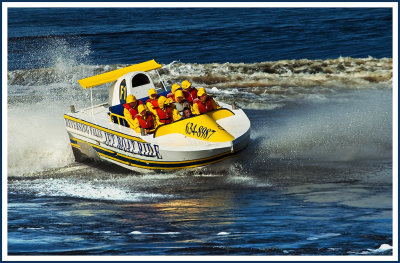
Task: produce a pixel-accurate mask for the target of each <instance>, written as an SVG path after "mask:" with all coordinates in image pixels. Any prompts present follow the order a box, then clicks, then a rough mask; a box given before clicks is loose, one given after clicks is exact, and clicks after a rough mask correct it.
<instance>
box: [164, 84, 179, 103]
mask: <svg viewBox="0 0 400 263" xmlns="http://www.w3.org/2000/svg"><path fill="white" fill-rule="evenodd" d="M180 88H181V86H179V85H178V84H176V83H175V84H174V85H172V87H171V92H170V93H168V94H167V98H171V99H172V100H173V101H175V92H176V91H177V90H179V89H180Z"/></svg>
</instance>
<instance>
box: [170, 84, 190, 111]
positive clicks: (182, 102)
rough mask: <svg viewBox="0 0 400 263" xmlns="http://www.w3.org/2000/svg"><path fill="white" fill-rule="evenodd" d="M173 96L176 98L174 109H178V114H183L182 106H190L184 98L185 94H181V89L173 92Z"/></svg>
mask: <svg viewBox="0 0 400 263" xmlns="http://www.w3.org/2000/svg"><path fill="white" fill-rule="evenodd" d="M175 98H176V102H175V103H174V104H173V105H174V106H175V109H177V110H178V112H179V114H180V115H182V114H183V109H184V108H189V109H191V108H192V106H191V105H190V103H189V102H188V101H187V100H186V99H185V96H184V95H183V91H182V90H177V91H176V92H175Z"/></svg>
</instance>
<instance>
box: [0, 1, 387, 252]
mask: <svg viewBox="0 0 400 263" xmlns="http://www.w3.org/2000/svg"><path fill="white" fill-rule="evenodd" d="M193 10H196V11H198V12H193ZM253 10H254V12H251V13H250V12H249V10H248V9H236V10H235V9H227V10H225V9H220V10H217V9H182V10H181V9H148V10H146V11H145V10H143V9H107V10H106V9H96V10H95V12H88V17H87V19H83V18H81V19H77V17H78V15H79V13H80V12H81V11H82V10H81V9H68V10H67V9H54V10H47V9H40V10H39V9H13V10H9V41H8V47H9V48H8V51H9V53H8V56H9V65H8V66H9V68H8V69H9V70H8V87H7V95H8V96H7V100H5V101H3V102H4V103H7V118H8V120H7V128H6V131H7V136H8V137H7V143H6V144H7V147H8V148H7V172H8V175H7V176H8V177H7V179H8V188H7V189H8V206H7V210H8V240H7V241H8V252H9V254H10V255H352V256H354V255H392V253H393V250H392V248H391V246H392V245H393V237H392V229H393V223H394V222H393V217H392V188H393V185H392V172H393V171H392V165H393V164H392V150H393V147H392V124H393V120H392V118H393V117H392V108H393V106H394V105H393V103H392V100H393V95H392V93H393V88H392V86H393V82H392V74H393V73H392V63H393V61H392V58H391V44H390V45H388V44H387V40H390V41H391V12H388V11H387V10H386V9H335V10H328V9H315V10H312V12H311V10H309V9H253ZM176 12H179V13H180V14H191V19H187V18H186V17H187V16H178V17H177V18H175V19H170V17H171V16H170V15H171V14H174V13H176ZM220 12H224V14H226V16H217V15H216V14H220ZM55 14H58V15H57V16H55ZM115 14H121V16H122V15H123V16H124V17H128V19H126V20H121V19H116V18H115V17H116V16H115ZM143 14H147V16H144V15H143ZM267 15H268V16H267ZM150 16H151V17H153V18H154V17H156V19H154V20H152V21H149V20H147V19H148V18H146V17H150ZM139 17H140V19H139ZM143 17H144V18H143ZM237 17H240V19H236V20H233V19H232V18H237ZM299 17H301V18H302V19H300V20H299V19H298V18H299ZM142 18H143V19H142ZM284 18H285V19H284ZM74 19H75V20H76V21H79V22H76V21H75V20H74ZM99 19H101V21H102V22H104V23H103V24H99V23H94V22H93V21H98V20H99ZM71 21H75V22H71ZM124 21H125V22H124ZM194 21H197V22H196V23H195V22H194ZM230 21H236V22H234V23H233V22H232V23H231V22H230ZM27 22H30V23H32V27H31V28H30V29H27V28H24V27H23V25H26V23H27ZM139 22H141V23H139ZM267 22H268V23H267ZM133 25H135V26H133ZM160 25H164V27H163V30H161V28H160ZM361 25H362V26H361ZM350 28H353V29H354V28H358V30H353V31H350ZM250 29H251V30H250ZM299 29H302V30H303V32H304V34H303V35H298V36H297V35H295V33H296V32H298V31H299ZM83 32H87V33H83ZM88 32H89V33H88ZM171 32H176V33H174V34H172V35H171ZM240 32H242V33H241V34H239V33H240ZM323 32H325V33H324V34H322V33H323ZM389 33H390V34H389ZM296 34H297V33H296ZM320 34H322V35H320ZM187 35H190V36H191V41H190V42H189V44H188V45H183V44H182V43H181V42H180V41H177V40H176V39H182V37H183V36H187ZM255 35H257V36H259V38H255V37H254V36H255ZM166 36H168V37H166ZM239 36H240V41H239ZM295 36H297V37H295ZM128 37H129V41H132V43H133V44H131V45H130V46H129V47H128V48H126V49H124V50H121V49H117V48H115V47H117V46H118V45H121V44H124V43H125V44H126V43H129V41H128V40H127V39H128ZM142 37H146V39H148V41H147V42H146V43H147V44H145V43H142V42H141V41H143V40H141V39H142ZM209 38H211V39H209ZM214 38H215V39H214ZM122 39H125V40H122ZM174 39H175V40H174ZM243 39H244V41H245V42H247V45H246V48H247V49H244V44H242V40H243ZM322 39H323V40H326V41H325V42H322ZM282 40H285V41H287V40H292V42H291V43H292V45H288V44H287V45H283V46H282V45H281V43H282ZM367 40H371V41H367ZM383 40H385V41H383ZM160 41H161V42H160ZM174 41H176V42H174ZM335 41H336V42H335ZM338 43H340V44H341V45H338ZM158 44H161V45H162V46H163V48H162V49H161V48H159V47H158V46H157V45H158ZM355 45H357V46H359V47H360V48H358V49H354V46H355ZM227 47H229V48H227ZM321 47H325V48H322V49H321ZM333 47H334V48H333ZM238 49H241V50H243V52H237V50H238ZM33 50H35V51H38V52H33ZM189 50H190V51H193V52H190V53H189ZM207 50H208V51H207ZM250 50H251V52H250ZM217 51H218V52H217ZM278 51H279V52H278ZM155 54H156V55H155ZM341 55H342V56H341ZM126 56H130V57H135V58H134V59H128V60H127V59H126ZM153 57H155V58H156V60H158V59H157V57H160V60H159V61H160V62H161V63H163V65H167V64H169V63H171V62H173V61H175V60H176V61H178V60H180V61H179V62H175V63H172V64H170V65H169V66H167V67H166V68H164V69H163V70H162V71H163V73H164V75H165V76H166V77H167V78H168V79H169V80H170V83H172V82H174V81H182V80H183V79H186V78H187V79H190V80H192V81H193V83H194V85H196V86H204V87H206V89H207V90H208V91H209V92H210V93H211V94H213V96H214V97H216V98H217V99H218V100H221V101H224V102H229V103H230V102H232V101H236V102H237V104H238V105H239V106H240V107H242V108H243V109H244V110H245V112H246V114H247V115H248V116H249V118H250V120H251V123H252V130H251V139H250V145H249V147H248V148H246V149H245V150H244V151H243V152H242V153H241V154H240V155H239V156H238V157H237V158H235V159H232V160H231V165H230V168H229V169H227V170H226V171H222V172H221V171H219V172H216V171H202V170H196V171H178V172H165V173H162V172H161V173H160V172H149V173H147V174H138V173H135V172H131V171H126V170H124V169H121V168H119V167H116V166H113V165H108V164H102V163H95V162H88V163H76V162H75V161H74V159H73V155H72V151H71V148H70V145H69V140H68V136H67V134H66V131H65V127H64V121H63V117H62V116H63V113H64V112H67V111H68V110H69V105H71V104H74V105H75V106H76V108H78V109H79V108H81V107H87V105H88V104H89V103H90V94H89V93H88V92H87V91H84V90H83V89H82V88H80V87H79V85H78V83H77V80H78V79H81V78H84V77H87V76H92V75H95V74H99V73H102V72H105V71H109V70H112V69H116V68H119V67H122V66H125V65H129V64H133V63H136V62H141V61H144V60H148V59H151V58H153ZM142 58H143V59H142ZM227 61H228V62H227ZM93 95H94V100H95V103H101V102H105V101H107V99H108V90H107V87H99V88H97V89H95V91H94V93H93ZM27 113H28V115H29V118H27ZM22 124H23V127H24V128H22V129H21V125H22ZM3 132H4V130H3Z"/></svg>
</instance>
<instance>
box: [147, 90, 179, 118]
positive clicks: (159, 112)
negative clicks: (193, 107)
mask: <svg viewBox="0 0 400 263" xmlns="http://www.w3.org/2000/svg"><path fill="white" fill-rule="evenodd" d="M168 100H169V101H167V98H166V97H164V96H160V97H159V98H158V107H155V108H153V109H154V111H155V113H156V120H157V125H162V124H168V123H172V122H173V121H177V120H179V119H180V118H181V115H179V112H178V111H177V110H176V109H174V108H173V107H171V105H169V102H170V101H172V99H168Z"/></svg>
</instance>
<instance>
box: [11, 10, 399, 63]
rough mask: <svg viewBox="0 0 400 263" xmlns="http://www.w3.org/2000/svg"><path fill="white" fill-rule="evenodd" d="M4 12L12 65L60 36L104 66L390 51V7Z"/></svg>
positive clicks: (85, 59)
mask: <svg viewBox="0 0 400 263" xmlns="http://www.w3.org/2000/svg"><path fill="white" fill-rule="evenodd" d="M8 17H9V20H8V22H9V27H8V30H9V31H8V37H9V38H8V44H9V68H10V69H16V68H21V67H23V68H24V67H28V68H31V67H46V66H49V65H48V63H49V61H48V60H46V57H48V52H49V49H52V48H54V47H56V46H58V45H60V42H62V43H63V44H66V45H68V46H70V47H71V48H73V49H78V50H79V49H82V53H85V51H84V50H83V47H85V46H90V54H88V55H86V54H82V57H81V58H80V59H81V62H82V63H84V64H102V65H103V64H130V63H136V62H141V61H146V60H148V59H151V58H157V59H158V61H159V62H160V63H170V62H172V61H174V60H180V61H182V62H185V63H212V62H217V63H224V62H245V63H250V62H261V61H275V60H281V59H302V58H308V59H326V58H337V57H339V56H343V57H345V56H350V57H367V56H373V57H377V58H381V57H392V23H391V21H392V11H391V9H389V8H308V9H307V8H283V9H282V8H203V9H202V8H160V9H157V8H123V9H122V8H109V9H104V8H96V9H79V8H69V9H58V8H51V9H48V8H47V9H36V8H30V9H24V8H11V9H9V11H8ZM32 50H35V53H36V55H35V56H32V54H31V51H32Z"/></svg>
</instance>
